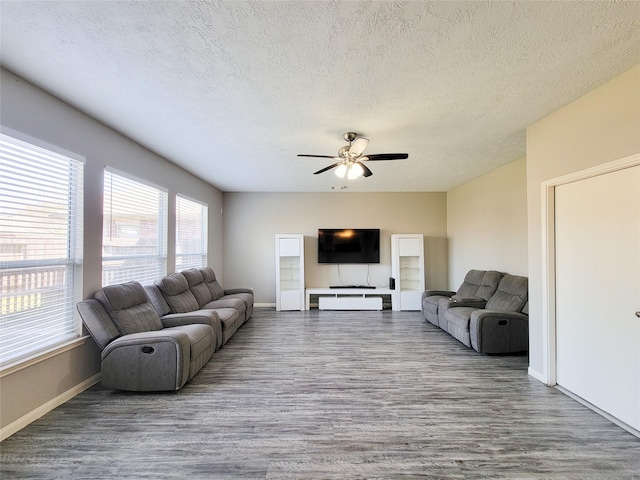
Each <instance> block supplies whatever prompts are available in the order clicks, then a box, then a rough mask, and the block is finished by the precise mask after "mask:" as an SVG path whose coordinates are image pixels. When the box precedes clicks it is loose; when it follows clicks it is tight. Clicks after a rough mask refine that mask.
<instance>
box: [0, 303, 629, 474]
mask: <svg viewBox="0 0 640 480" xmlns="http://www.w3.org/2000/svg"><path fill="white" fill-rule="evenodd" d="M0 449H1V460H2V463H1V467H0V468H1V469H0V476H1V478H2V479H10V478H11V479H12V478H29V479H40V478H42V479H113V478H120V479H136V478H145V479H161V478H180V479H183V478H188V479H227V478H229V479H235V478H241V479H254V478H255V479H363V478H371V479H376V478H384V479H396V478H397V479H410V478H434V479H435V478H442V479H613V478H615V479H640V439H638V438H636V437H634V436H632V435H631V434H629V433H627V432H626V431H624V430H623V429H621V428H620V427H618V426H616V425H614V424H612V423H610V422H609V421H608V420H606V419H604V418H602V417H601V416H599V415H597V414H596V413H594V412H592V411H590V410H589V409H587V408H586V407H584V406H582V405H580V404H579V403H577V402H575V401H574V400H572V399H570V398H569V397H567V396H565V395H564V394H562V393H560V392H558V391H556V390H554V389H550V388H547V387H545V386H544V385H543V384H541V383H540V382H538V381H536V380H534V379H532V378H531V377H529V376H528V375H527V358H526V356H507V357H494V356H482V355H478V354H476V353H475V352H473V351H471V350H469V349H467V348H466V347H464V346H463V345H462V344H461V343H459V342H457V341H456V340H454V339H453V338H452V337H450V336H448V335H447V334H445V333H444V332H442V331H441V330H439V329H438V328H437V327H434V326H433V325H431V324H429V323H428V322H425V321H424V320H423V319H422V317H421V315H420V314H419V313H417V312H395V313H392V312H389V311H384V312H326V311H324V312H318V311H311V312H306V313H302V312H279V313H276V312H275V311H273V310H272V309H256V312H255V313H254V316H253V318H252V319H251V320H250V321H249V322H248V323H247V324H245V325H244V326H243V327H242V328H241V329H240V330H239V331H238V332H237V333H236V335H235V336H234V337H233V338H232V339H231V341H230V342H229V343H228V344H227V345H226V346H225V347H224V348H223V349H222V350H220V351H219V352H217V353H215V354H214V357H213V359H212V360H211V361H210V362H209V363H208V364H207V365H206V366H205V367H204V368H203V370H202V371H201V372H200V373H199V374H198V375H196V377H195V378H194V379H193V380H192V381H191V382H189V383H188V384H187V385H186V386H185V387H184V388H183V389H182V390H181V391H179V392H174V393H160V394H155V393H154V394H132V393H123V392H114V391H110V390H106V389H103V388H102V387H101V386H99V385H96V386H94V387H92V388H91V389H89V390H87V391H86V392H84V393H82V394H81V395H79V396H77V397H76V398H74V399H72V400H71V401H69V402H68V403H66V404H65V405H63V406H61V407H59V408H57V409H56V410H54V411H52V412H50V413H49V414H47V415H45V416H44V417H42V418H41V419H39V420H38V421H36V422H34V423H33V424H31V425H29V426H28V427H27V428H25V429H23V430H22V431H20V432H18V433H16V434H15V435H13V436H12V437H10V438H9V439H7V440H5V441H4V442H2V444H1V445H0Z"/></svg>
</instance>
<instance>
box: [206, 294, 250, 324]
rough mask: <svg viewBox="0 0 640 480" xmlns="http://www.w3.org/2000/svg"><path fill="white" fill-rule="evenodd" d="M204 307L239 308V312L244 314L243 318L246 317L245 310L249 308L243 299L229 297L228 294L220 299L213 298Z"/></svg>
mask: <svg viewBox="0 0 640 480" xmlns="http://www.w3.org/2000/svg"><path fill="white" fill-rule="evenodd" d="M202 308H210V309H214V310H215V309H216V308H233V309H235V310H237V311H238V313H239V314H241V315H242V318H243V319H244V312H245V311H246V310H247V306H246V304H245V303H244V301H243V300H242V299H240V298H233V297H228V296H226V295H225V296H224V297H222V298H219V299H218V300H213V301H211V302H209V303H207V304H205V305H204V306H203V307H202Z"/></svg>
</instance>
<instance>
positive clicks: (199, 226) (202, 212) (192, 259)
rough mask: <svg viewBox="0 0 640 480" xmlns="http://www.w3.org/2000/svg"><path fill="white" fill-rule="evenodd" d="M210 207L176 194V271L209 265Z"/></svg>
mask: <svg viewBox="0 0 640 480" xmlns="http://www.w3.org/2000/svg"><path fill="white" fill-rule="evenodd" d="M207 212H208V207H207V205H204V204H202V203H200V202H196V201H194V200H189V199H188V198H186V197H183V196H181V195H177V196H176V271H180V270H186V269H187V268H203V267H206V266H207V216H208V214H207Z"/></svg>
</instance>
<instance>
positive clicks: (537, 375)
mask: <svg viewBox="0 0 640 480" xmlns="http://www.w3.org/2000/svg"><path fill="white" fill-rule="evenodd" d="M527 373H528V374H529V376H531V377H533V378H535V379H536V380H538V381H539V382H542V383H544V384H545V385H548V383H547V378H546V377H545V375H543V374H542V373H540V372H539V371H537V370H534V369H533V368H531V367H529V369H528V370H527Z"/></svg>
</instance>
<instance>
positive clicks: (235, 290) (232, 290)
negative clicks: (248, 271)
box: [224, 288, 253, 295]
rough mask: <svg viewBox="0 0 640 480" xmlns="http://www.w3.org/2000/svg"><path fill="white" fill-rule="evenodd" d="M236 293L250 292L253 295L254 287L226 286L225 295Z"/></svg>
mask: <svg viewBox="0 0 640 480" xmlns="http://www.w3.org/2000/svg"><path fill="white" fill-rule="evenodd" d="M234 293H250V294H251V295H253V288H225V289H224V294H225V295H233V294H234Z"/></svg>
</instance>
